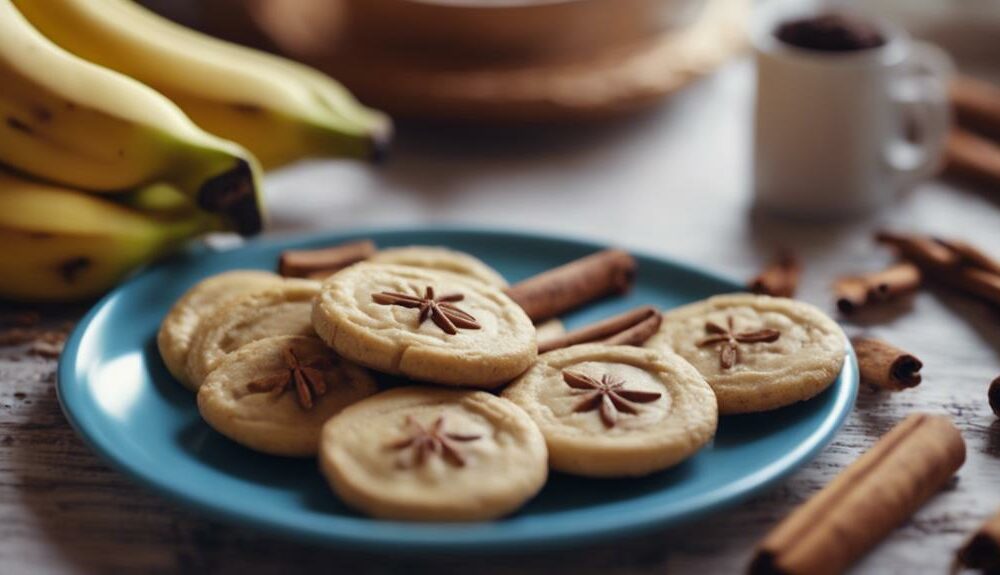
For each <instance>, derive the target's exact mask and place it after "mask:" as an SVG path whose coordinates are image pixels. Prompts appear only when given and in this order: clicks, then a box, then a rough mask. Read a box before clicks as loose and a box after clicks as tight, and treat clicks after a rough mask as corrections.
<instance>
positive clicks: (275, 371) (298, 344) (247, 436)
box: [198, 336, 377, 457]
mask: <svg viewBox="0 0 1000 575" xmlns="http://www.w3.org/2000/svg"><path fill="white" fill-rule="evenodd" d="M376 391H377V389H376V387H375V382H374V380H373V379H372V378H371V376H370V375H369V374H368V372H367V371H365V370H364V369H362V368H360V367H358V366H356V365H353V364H351V363H349V362H346V361H344V360H343V359H341V358H339V357H337V354H335V353H334V352H333V350H331V349H330V348H328V347H327V346H326V345H325V344H324V343H323V342H322V341H320V340H319V339H317V338H315V337H302V336H276V337H269V338H265V339H261V340H258V341H254V342H252V343H248V344H247V345H244V346H243V347H241V348H239V349H238V350H237V351H236V352H234V353H231V354H229V355H228V356H226V358H225V359H224V360H223V361H222V363H221V364H220V365H219V366H218V368H217V369H215V370H214V371H212V373H211V374H210V375H209V376H208V378H207V379H206V380H205V383H204V384H203V385H202V386H201V388H199V390H198V410H199V411H200V412H201V415H202V417H203V418H204V419H205V421H206V422H208V424H209V425H211V426H212V427H213V428H214V429H215V430H216V431H218V432H219V433H221V434H222V435H225V436H226V437H228V438H230V439H232V440H233V441H235V442H237V443H239V444H241V445H244V446H246V447H249V448H250V449H253V450H256V451H261V452H263V453H270V454H272V455H284V456H291V457H305V456H310V455H315V454H316V451H317V448H318V446H319V437H320V431H321V429H322V428H323V424H324V423H326V421H327V420H328V419H330V418H331V417H332V416H333V415H335V414H336V413H338V412H340V410H342V409H343V408H345V407H346V406H348V405H350V404H352V403H355V402H357V401H360V400H361V399H363V398H365V397H368V396H370V395H372V394H374V393H375V392H376Z"/></svg>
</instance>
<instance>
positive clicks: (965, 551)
mask: <svg viewBox="0 0 1000 575" xmlns="http://www.w3.org/2000/svg"><path fill="white" fill-rule="evenodd" d="M955 564H956V566H957V567H963V568H966V569H977V570H979V571H980V572H982V573H1000V512H998V513H997V514H996V515H994V516H993V517H992V518H990V519H988V520H987V521H986V523H983V525H982V526H981V527H980V528H979V529H978V530H977V531H976V532H975V533H973V534H972V537H970V538H969V540H968V541H966V542H965V545H963V546H962V548H961V549H959V550H958V553H957V555H956V556H955ZM953 571H957V569H955V570H953Z"/></svg>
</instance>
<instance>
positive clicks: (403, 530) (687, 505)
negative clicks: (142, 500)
mask: <svg viewBox="0 0 1000 575" xmlns="http://www.w3.org/2000/svg"><path fill="white" fill-rule="evenodd" d="M385 234H404V235H409V234H432V235H437V234H442V235H447V234H452V235H466V236H478V237H480V238H486V237H492V238H498V237H505V238H515V239H519V240H529V241H545V242H557V243H561V244H564V245H566V244H571V245H574V246H576V247H582V248H587V249H593V250H597V249H605V248H608V247H611V244H606V243H604V242H602V241H600V240H593V239H586V238H582V237H576V236H573V235H571V234H556V233H552V232H536V231H533V230H525V229H509V228H506V229H505V228H491V227H479V226H476V227H467V226H447V225H444V226H416V227H393V226H390V227H369V228H352V229H349V230H340V231H332V230H327V231H316V232H311V233H296V234H283V235H268V236H262V237H258V238H253V239H251V240H249V241H246V242H245V243H243V244H242V245H240V246H238V247H236V248H234V249H232V250H220V251H214V250H210V249H209V248H207V247H206V246H205V245H203V244H199V245H197V246H196V247H195V249H194V250H191V251H190V253H187V254H185V256H186V257H188V258H193V259H197V258H201V257H206V255H207V256H212V255H215V256H218V255H223V254H231V253H232V252H234V251H244V250H247V251H252V250H255V249H259V248H260V247H261V246H267V247H270V248H272V249H281V248H285V247H288V246H292V245H295V246H308V245H310V244H314V243H315V244H319V243H322V242H336V241H346V240H350V239H352V238H355V237H365V236H378V235H385ZM624 249H627V251H628V252H629V253H630V254H632V255H633V256H635V257H636V258H637V259H640V260H643V259H645V260H655V261H657V262H658V263H660V264H665V265H667V266H670V267H673V268H675V269H679V270H682V271H684V272H685V273H689V274H692V275H694V276H700V277H702V278H705V279H708V280H711V281H715V282H718V283H721V284H726V285H729V286H731V287H732V288H733V289H734V290H738V289H740V288H741V287H742V286H741V285H740V284H739V283H738V282H736V281H734V280H733V279H732V278H728V277H726V276H724V275H722V274H719V273H716V272H714V271H711V270H707V269H704V268H701V267H698V266H695V265H692V264H689V263H686V262H684V261H680V260H675V259H673V258H671V257H670V256H662V255H657V254H652V253H649V252H644V251H642V250H636V249H631V248H624ZM169 265H171V261H170V260H168V261H165V262H162V263H159V264H154V265H152V266H149V267H147V268H144V269H143V270H141V271H140V272H139V273H136V274H135V275H134V276H133V277H130V278H129V279H128V280H126V281H125V282H123V283H122V284H120V285H119V286H117V287H115V288H114V289H113V290H111V291H110V292H109V293H107V294H105V295H104V296H103V297H102V298H100V299H99V300H98V301H97V302H95V303H94V304H93V307H91V308H90V309H89V310H88V311H87V313H86V314H85V315H84V316H83V317H82V318H81V319H80V321H79V322H78V323H77V325H76V327H75V328H74V329H73V331H72V333H71V334H70V336H69V337H68V338H67V341H66V345H65V348H64V351H63V353H62V355H61V356H60V359H59V364H58V368H57V381H56V395H57V398H58V400H59V405H60V407H61V409H62V412H63V414H64V416H65V417H66V419H67V421H68V422H69V423H70V425H71V427H72V428H73V430H74V431H75V433H76V434H77V436H78V437H79V438H80V439H81V440H82V441H83V442H84V444H85V445H86V446H87V447H88V448H89V449H91V450H92V451H93V452H94V453H96V454H97V455H98V457H100V459H101V460H103V461H104V462H105V463H106V464H107V465H109V466H110V467H111V468H112V469H114V470H116V471H117V472H119V473H123V474H124V475H125V476H126V477H128V478H129V479H130V480H132V481H133V482H135V483H137V484H139V485H141V486H142V487H143V488H144V489H147V490H149V491H152V492H153V493H155V494H156V495H157V496H159V497H162V498H163V499H165V500H167V501H169V502H171V503H173V504H177V505H179V506H181V507H183V508H185V509H188V510H193V511H194V512H196V514H197V515H200V516H202V517H208V518H211V519H216V520H220V521H223V522H226V523H229V524H232V525H236V526H249V527H252V528H254V529H255V530H258V531H262V532H265V533H269V534H273V535H278V536H281V537H285V538H294V539H295V540H298V541H309V542H313V543H320V544H324V545H329V546H335V547H350V548H352V549H359V550H360V549H364V550H383V551H384V550H385V549H387V548H392V550H393V552H398V553H427V552H442V551H448V552H455V553H470V552H472V553H484V552H492V553H496V552H501V553H502V552H511V551H524V550H528V549H532V550H537V549H551V548H557V547H566V546H571V545H580V544H584V543H587V542H592V541H595V540H598V539H602V540H607V539H612V538H623V537H629V536H635V535H639V534H641V533H644V532H648V531H651V530H653V529H656V528H666V527H670V526H675V525H678V524H681V523H685V522H689V521H692V520H695V519H698V518H700V517H704V516H706V515H710V514H713V513H716V512H718V511H720V510H721V509H724V508H727V507H732V506H735V505H737V504H739V503H741V502H743V501H745V500H747V499H749V498H750V497H753V496H755V495H757V494H759V493H761V492H763V491H764V490H766V489H768V488H770V487H772V486H773V485H775V484H776V483H777V482H779V481H781V480H782V479H784V478H785V477H787V476H789V475H790V474H792V473H794V472H795V471H797V470H798V469H800V468H801V467H802V466H803V465H805V464H806V463H807V462H809V461H810V460H812V459H813V458H814V457H815V456H816V455H817V454H818V453H819V452H820V451H821V450H822V449H823V448H824V447H825V446H826V445H828V444H829V443H830V442H831V441H832V440H833V438H834V436H835V435H836V433H837V431H838V430H839V429H840V427H841V426H842V425H843V423H844V421H845V420H846V418H847V416H848V414H850V412H851V411H852V408H853V404H854V402H855V399H856V396H857V392H858V388H859V384H860V382H859V376H858V369H857V359H856V357H855V355H854V351H853V349H852V348H851V345H850V342H849V340H848V343H847V349H846V358H845V362H844V367H843V372H842V373H841V375H839V376H838V378H843V379H844V381H845V382H846V384H845V385H839V386H837V387H836V388H835V389H834V390H833V391H834V392H835V393H836V396H835V398H834V406H833V408H832V409H831V412H830V413H828V414H827V415H825V416H824V418H823V420H822V422H821V424H820V425H819V426H818V427H817V428H816V429H815V430H813V431H811V432H810V433H809V435H808V437H807V438H806V439H805V440H804V441H803V442H801V443H800V444H799V445H798V446H796V448H795V449H793V450H791V451H789V452H787V453H785V454H784V455H783V456H781V457H780V458H779V459H777V460H776V461H774V462H772V463H771V464H770V465H768V466H766V467H764V468H762V469H760V470H758V471H756V472H755V473H752V474H750V475H747V476H744V477H742V478H740V479H739V480H737V481H734V482H731V483H729V484H726V485H725V486H723V487H720V488H718V489H715V490H712V491H709V492H706V493H702V494H699V495H698V496H696V497H692V498H690V499H688V500H685V501H684V502H682V503H680V504H677V505H672V506H668V507H667V508H663V506H659V507H657V506H655V505H644V506H640V507H635V506H633V507H635V508H633V509H631V510H629V511H628V512H624V511H623V512H619V513H616V514H614V515H602V516H601V519H600V522H599V524H597V525H595V523H594V521H593V519H595V517H594V516H593V513H594V512H595V511H596V510H595V509H583V510H568V511H562V512H560V514H559V515H560V518H563V519H565V520H564V521H563V522H562V525H563V527H561V528H560V529H559V530H558V532H555V533H551V532H550V533H545V532H542V533H539V532H538V528H537V527H535V526H532V525H531V524H530V522H529V523H528V524H525V525H519V526H518V527H517V528H516V529H512V530H506V531H495V530H490V529H489V528H486V529H485V530H481V529H477V526H478V527H482V526H496V525H502V524H501V523H499V522H487V523H480V524H436V523H406V522H394V521H382V520H377V523H374V524H372V523H370V521H371V520H370V519H368V518H357V517H332V518H331V517H326V518H325V521H324V523H323V524H322V525H313V524H311V523H310V524H305V525H304V524H302V523H301V522H296V521H286V520H283V519H282V518H281V517H280V514H278V515H277V516H265V515H260V514H250V513H246V512H245V511H242V510H234V509H231V508H229V507H227V506H225V505H217V504H214V503H213V502H212V501H211V500H209V499H207V498H204V497H203V498H198V497H197V496H194V495H192V494H191V493H190V492H189V491H184V490H181V489H177V488H175V487H174V486H173V485H171V484H170V483H168V482H165V481H160V480H158V478H157V477H156V476H154V475H152V474H151V473H149V472H147V471H145V470H144V467H143V466H142V465H139V464H132V463H131V462H129V461H128V458H127V457H124V456H122V455H120V454H118V453H116V451H115V449H114V445H113V441H112V440H110V439H108V438H105V437H102V436H103V435H104V434H103V432H102V431H101V430H100V429H95V428H94V427H93V426H92V425H89V421H88V420H90V419H93V418H94V414H88V413H87V410H86V407H85V406H78V405H77V402H78V401H80V400H81V398H80V397H77V396H76V395H74V390H72V389H69V386H70V382H72V381H75V380H76V372H77V370H76V365H77V363H78V360H79V357H80V348H81V344H82V343H83V339H84V337H85V336H86V334H87V332H88V330H89V327H90V326H91V325H92V324H93V323H94V321H95V320H96V318H97V317H98V315H99V314H101V313H103V312H104V311H105V310H107V309H109V307H110V305H111V304H112V303H113V302H114V301H115V300H116V299H117V298H119V297H121V294H122V293H124V292H127V291H129V290H130V289H131V288H132V286H133V285H134V284H136V283H138V282H140V281H142V280H143V278H144V277H146V276H147V275H148V274H149V273H152V272H154V271H155V270H157V269H161V268H163V267H167V266H169ZM174 265H176V262H174ZM845 339H847V338H846V337H845ZM76 394H79V391H76ZM655 495H656V493H653V494H651V496H655ZM645 499H646V497H643V498H640V499H639V500H638V501H632V502H629V501H624V502H614V503H609V504H607V505H610V506H615V507H623V506H626V507H627V506H628V504H629V503H633V504H635V503H640V502H642V503H648V502H645V501H644V500H645ZM598 510H599V509H598ZM574 513H576V514H580V515H582V516H588V515H589V517H586V519H587V520H586V521H572V520H571V519H572V514H574ZM331 520H335V521H334V524H337V525H338V528H337V529H336V530H331V529H330V525H331V524H330V521H331ZM361 521H367V522H369V523H365V524H364V525H363V526H362V528H361V529H358V527H359V523H360V522H361Z"/></svg>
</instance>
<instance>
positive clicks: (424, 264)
mask: <svg viewBox="0 0 1000 575" xmlns="http://www.w3.org/2000/svg"><path fill="white" fill-rule="evenodd" d="M368 261H370V262H374V263H380V264H396V265H403V266H413V267H418V268H424V269H431V270H440V271H446V272H451V273H454V274H458V275H460V276H467V277H470V278H475V279H478V280H479V281H482V282H485V283H488V284H490V285H493V286H497V287H507V280H505V279H503V276H502V275H500V274H499V273H498V272H497V271H496V270H495V269H493V268H491V267H490V266H488V265H486V264H485V263H483V262H482V261H481V260H480V259H478V258H476V257H473V256H471V255H469V254H467V253H465V252H460V251H456V250H453V249H449V248H444V247H438V246H406V247H401V248H389V249H385V250H381V251H379V252H377V253H375V254H374V255H373V256H371V257H370V258H368Z"/></svg>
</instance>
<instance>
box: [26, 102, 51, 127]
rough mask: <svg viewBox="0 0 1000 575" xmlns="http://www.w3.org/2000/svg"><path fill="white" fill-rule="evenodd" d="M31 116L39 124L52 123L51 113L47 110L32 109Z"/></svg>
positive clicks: (40, 108)
mask: <svg viewBox="0 0 1000 575" xmlns="http://www.w3.org/2000/svg"><path fill="white" fill-rule="evenodd" d="M31 115H32V116H34V117H35V119H36V120H38V122H39V123H41V124H47V123H48V122H51V121H52V112H51V111H50V110H49V109H48V108H42V107H41V106H39V107H37V108H33V109H32V110H31Z"/></svg>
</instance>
